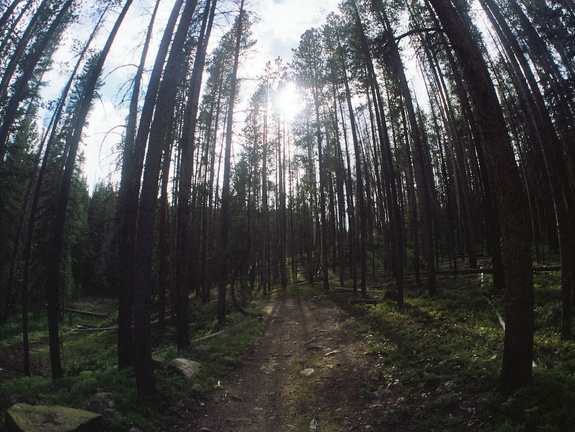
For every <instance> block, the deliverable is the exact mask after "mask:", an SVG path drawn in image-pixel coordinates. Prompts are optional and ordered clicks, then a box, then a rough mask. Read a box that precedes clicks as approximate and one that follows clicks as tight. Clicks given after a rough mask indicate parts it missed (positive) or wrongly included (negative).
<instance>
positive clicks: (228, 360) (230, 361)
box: [221, 356, 241, 367]
mask: <svg viewBox="0 0 575 432" xmlns="http://www.w3.org/2000/svg"><path fill="white" fill-rule="evenodd" d="M221 362H222V363H223V364H224V365H225V366H229V367H236V366H238V365H239V364H240V363H241V361H240V360H238V359H237V358H234V357H229V356H226V357H222V358H221Z"/></svg>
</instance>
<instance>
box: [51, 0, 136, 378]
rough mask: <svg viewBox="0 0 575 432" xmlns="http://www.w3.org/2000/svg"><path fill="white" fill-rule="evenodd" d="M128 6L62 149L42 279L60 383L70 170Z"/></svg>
mask: <svg viewBox="0 0 575 432" xmlns="http://www.w3.org/2000/svg"><path fill="white" fill-rule="evenodd" d="M131 5H132V0H128V1H126V3H125V5H124V8H123V9H122V12H121V13H120V15H119V16H118V18H117V19H116V22H115V24H114V27H113V29H112V31H111V32H110V35H109V36H108V40H107V41H106V45H105V46H104V48H103V49H102V51H101V52H100V53H99V54H98V59H97V61H96V63H95V64H94V65H93V67H92V69H91V70H90V73H89V75H88V77H87V81H86V83H85V84H84V87H83V90H82V95H81V98H80V99H79V101H80V104H79V106H78V111H77V115H76V117H75V120H74V124H73V125H72V126H73V129H72V130H73V133H72V135H71V136H70V137H69V139H68V140H67V142H66V147H67V148H68V155H67V157H66V163H65V166H64V172H63V174H62V180H61V183H60V191H59V194H58V202H57V205H56V214H55V222H54V230H53V233H52V254H51V255H50V260H49V262H48V269H47V275H46V295H47V301H48V330H49V340H50V364H51V367H52V378H53V379H60V378H62V377H63V371H62V364H61V356H60V338H59V334H58V333H59V324H58V321H59V315H60V307H59V306H60V284H61V282H62V275H61V273H60V265H61V261H62V253H63V245H64V228H65V223H66V209H67V207H68V198H69V196H70V187H71V184H72V177H73V174H74V167H75V164H76V155H77V153H78V147H79V145H80V141H81V140H82V132H83V130H84V126H85V124H86V119H87V117H88V113H89V112H90V108H91V107H92V101H93V99H94V96H95V95H96V88H97V85H98V79H99V78H100V74H101V72H102V68H103V67H104V61H105V60H106V57H107V55H108V53H109V52H110V48H111V47H112V43H113V42H114V38H115V37H116V34H117V33H118V30H119V29H120V25H121V24H122V21H123V20H124V18H125V16H126V14H127V13H128V9H129V8H130V6H131Z"/></svg>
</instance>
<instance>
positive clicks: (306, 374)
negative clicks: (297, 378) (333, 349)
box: [299, 368, 315, 377]
mask: <svg viewBox="0 0 575 432" xmlns="http://www.w3.org/2000/svg"><path fill="white" fill-rule="evenodd" d="M314 373H315V369H313V368H305V369H304V370H302V371H301V372H300V373H299V374H300V375H301V376H304V377H309V376H312V375H313V374H314Z"/></svg>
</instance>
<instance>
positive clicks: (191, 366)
mask: <svg viewBox="0 0 575 432" xmlns="http://www.w3.org/2000/svg"><path fill="white" fill-rule="evenodd" d="M170 366H171V367H172V368H173V369H175V370H176V371H177V372H178V373H180V374H181V375H183V376H185V377H186V378H188V379H191V378H194V377H195V376H196V375H197V374H198V373H199V372H200V368H201V367H202V365H201V363H198V362H196V361H193V360H188V359H185V358H175V359H173V360H172V361H171V362H170Z"/></svg>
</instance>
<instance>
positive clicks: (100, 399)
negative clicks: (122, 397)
mask: <svg viewBox="0 0 575 432" xmlns="http://www.w3.org/2000/svg"><path fill="white" fill-rule="evenodd" d="M86 406H87V407H88V408H89V409H91V410H92V411H96V412H100V410H101V409H105V408H114V407H115V406H116V396H114V393H109V392H102V393H96V394H95V395H94V396H92V397H91V398H90V399H89V400H88V402H87V403H86Z"/></svg>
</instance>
